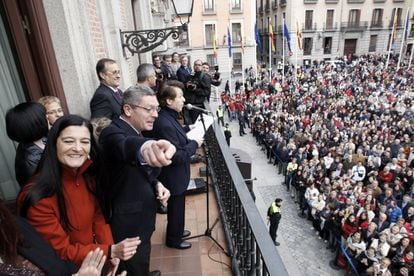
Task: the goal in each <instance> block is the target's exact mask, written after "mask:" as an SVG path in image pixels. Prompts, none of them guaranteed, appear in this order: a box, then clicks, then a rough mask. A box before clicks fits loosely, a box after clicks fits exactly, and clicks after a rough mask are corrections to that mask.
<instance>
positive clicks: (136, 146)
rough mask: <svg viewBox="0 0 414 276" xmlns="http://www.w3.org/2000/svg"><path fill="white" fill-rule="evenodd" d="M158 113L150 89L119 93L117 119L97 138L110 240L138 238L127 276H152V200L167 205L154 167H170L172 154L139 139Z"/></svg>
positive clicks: (166, 146) (165, 146) (162, 144)
mask: <svg viewBox="0 0 414 276" xmlns="http://www.w3.org/2000/svg"><path fill="white" fill-rule="evenodd" d="M158 111H159V106H158V101H157V98H156V96H155V93H154V91H153V90H152V89H151V88H149V87H148V86H145V85H136V86H132V87H130V88H128V89H127V90H126V91H125V93H124V98H123V105H122V115H121V116H120V118H115V119H114V120H113V121H112V122H111V124H110V125H109V126H108V127H106V128H105V129H104V130H103V131H102V133H101V135H100V138H99V141H100V145H101V147H102V152H103V163H104V169H103V170H102V172H103V176H102V178H101V181H100V183H101V185H102V187H101V188H102V190H103V191H104V196H105V202H106V204H107V205H106V206H105V208H104V212H105V214H106V215H107V218H108V220H109V223H110V225H111V229H112V234H113V237H114V240H116V241H118V240H123V239H124V238H126V237H135V236H139V237H140V239H141V244H140V246H139V247H138V251H137V253H136V254H135V255H134V257H133V258H132V259H130V260H129V261H127V262H125V263H123V265H124V266H125V269H126V270H127V272H128V275H157V274H154V273H151V274H149V260H150V253H151V242H150V240H151V236H152V233H153V231H154V230H155V214H156V208H157V200H159V201H160V202H161V203H163V204H166V202H167V200H168V198H169V196H170V193H169V191H168V189H166V188H165V187H164V186H163V185H162V184H161V182H159V181H158V180H157V179H156V177H157V176H158V174H159V171H160V170H159V169H158V168H156V167H162V166H167V165H169V164H171V158H172V156H173V155H174V153H175V147H174V146H173V145H172V144H171V143H170V142H168V141H166V140H158V141H154V140H150V139H146V138H144V137H143V136H142V134H141V133H142V131H150V130H152V128H153V124H154V121H155V119H156V118H157V117H158ZM158 275H159V274H158Z"/></svg>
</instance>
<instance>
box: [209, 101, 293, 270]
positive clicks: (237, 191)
mask: <svg viewBox="0 0 414 276" xmlns="http://www.w3.org/2000/svg"><path fill="white" fill-rule="evenodd" d="M206 107H207V108H208V109H210V108H209V106H208V104H207V103H206ZM205 144H206V146H207V147H208V152H209V164H210V166H209V167H210V168H209V172H210V175H211V179H212V186H213V189H214V193H215V196H216V199H217V203H218V206H219V213H220V219H221V221H222V225H223V228H224V233H225V236H226V241H227V249H228V252H227V253H228V255H229V256H230V258H231V264H232V272H233V275H246V276H247V275H257V276H259V275H278V276H279V275H280V276H283V275H288V273H287V271H286V268H285V266H284V264H283V262H282V259H281V258H280V255H279V253H278V251H277V250H276V247H275V246H274V244H273V242H272V240H271V238H270V236H269V233H268V231H267V228H266V225H265V224H264V222H263V220H262V216H261V214H260V213H259V211H258V209H257V207H256V205H255V203H254V201H253V198H252V196H251V194H250V192H249V190H248V188H247V186H246V183H245V180H244V179H243V177H242V175H241V173H240V170H239V169H238V167H237V164H236V161H235V159H234V157H233V155H232V154H231V152H230V149H229V147H228V146H227V143H226V141H225V138H224V134H223V131H222V129H221V127H220V126H219V124H218V123H217V122H214V123H213V125H212V127H210V129H209V130H208V131H207V133H206V136H205ZM212 160H214V162H212Z"/></svg>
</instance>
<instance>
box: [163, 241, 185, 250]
mask: <svg viewBox="0 0 414 276" xmlns="http://www.w3.org/2000/svg"><path fill="white" fill-rule="evenodd" d="M167 247H171V248H176V249H189V248H191V243H189V242H187V241H182V242H181V243H180V244H178V245H171V244H167Z"/></svg>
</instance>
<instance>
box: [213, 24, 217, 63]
mask: <svg viewBox="0 0 414 276" xmlns="http://www.w3.org/2000/svg"><path fill="white" fill-rule="evenodd" d="M213 51H214V57H216V58H217V36H216V31H215V30H214V34H213Z"/></svg>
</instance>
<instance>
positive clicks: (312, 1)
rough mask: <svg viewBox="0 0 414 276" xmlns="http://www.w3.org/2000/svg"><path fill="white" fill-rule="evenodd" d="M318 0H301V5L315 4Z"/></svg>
mask: <svg viewBox="0 0 414 276" xmlns="http://www.w3.org/2000/svg"><path fill="white" fill-rule="evenodd" d="M316 3H318V0H303V4H316Z"/></svg>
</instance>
